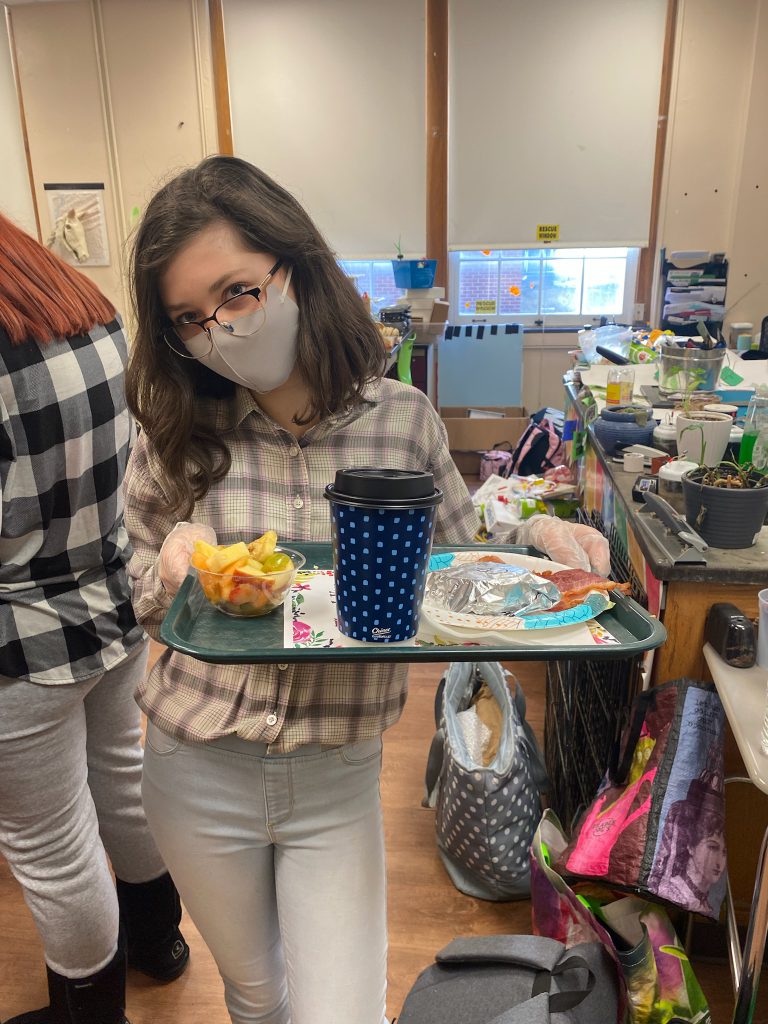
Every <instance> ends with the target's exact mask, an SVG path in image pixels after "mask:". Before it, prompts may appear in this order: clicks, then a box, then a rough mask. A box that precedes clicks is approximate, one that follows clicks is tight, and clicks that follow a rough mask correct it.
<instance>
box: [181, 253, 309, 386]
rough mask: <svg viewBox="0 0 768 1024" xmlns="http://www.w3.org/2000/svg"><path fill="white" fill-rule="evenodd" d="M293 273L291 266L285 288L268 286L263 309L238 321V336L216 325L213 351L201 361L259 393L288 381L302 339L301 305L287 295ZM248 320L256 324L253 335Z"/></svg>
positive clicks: (212, 329) (201, 358)
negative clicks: (300, 333)
mask: <svg viewBox="0 0 768 1024" xmlns="http://www.w3.org/2000/svg"><path fill="white" fill-rule="evenodd" d="M291 274H292V268H289V270H288V273H287V274H286V275H285V284H284V285H283V288H282V291H280V290H278V288H277V285H274V284H270V285H268V286H267V289H266V295H265V300H266V301H265V306H264V310H263V312H262V311H259V312H256V313H252V314H250V316H249V317H244V318H243V319H242V320H239V321H238V324H237V328H238V335H237V336H236V335H234V334H231V333H230V332H229V331H228V330H227V329H226V328H225V327H221V326H220V325H219V324H214V326H213V327H212V328H211V343H212V348H211V351H210V352H209V353H208V355H206V356H202V357H200V362H201V363H203V364H204V365H205V366H207V367H208V369H210V370H213V372H214V373H218V374H219V375H220V376H221V377H226V378H227V380H232V381H234V382H235V384H242V386H243V387H245V388H249V389H250V390H252V391H257V392H259V393H264V392H266V391H274V390H275V388H279V387H280V386H281V385H282V384H285V382H286V381H287V380H288V378H289V377H290V375H291V372H292V370H293V368H294V366H295V365H296V349H297V347H298V342H299V307H298V306H297V305H296V303H295V302H294V301H293V299H291V298H289V296H288V295H287V294H286V293H287V291H288V285H289V284H290V283H291ZM248 320H250V321H252V324H253V333H250V334H249V333H248ZM243 335H245V337H244V336H243Z"/></svg>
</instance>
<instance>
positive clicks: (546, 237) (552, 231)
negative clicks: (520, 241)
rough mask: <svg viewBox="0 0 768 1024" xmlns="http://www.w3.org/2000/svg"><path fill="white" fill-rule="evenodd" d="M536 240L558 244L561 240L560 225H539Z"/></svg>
mask: <svg viewBox="0 0 768 1024" xmlns="http://www.w3.org/2000/svg"><path fill="white" fill-rule="evenodd" d="M536 238H537V239H538V241H539V242H557V241H558V239H559V238H560V225H559V224H537V225H536Z"/></svg>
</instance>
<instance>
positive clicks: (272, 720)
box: [267, 711, 277, 725]
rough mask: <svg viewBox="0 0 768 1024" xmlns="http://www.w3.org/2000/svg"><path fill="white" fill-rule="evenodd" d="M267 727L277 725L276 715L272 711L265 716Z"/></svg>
mask: <svg viewBox="0 0 768 1024" xmlns="http://www.w3.org/2000/svg"><path fill="white" fill-rule="evenodd" d="M267 725H277V715H276V714H275V713H274V711H273V712H272V713H271V714H269V715H267Z"/></svg>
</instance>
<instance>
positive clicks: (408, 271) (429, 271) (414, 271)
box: [392, 238, 437, 288]
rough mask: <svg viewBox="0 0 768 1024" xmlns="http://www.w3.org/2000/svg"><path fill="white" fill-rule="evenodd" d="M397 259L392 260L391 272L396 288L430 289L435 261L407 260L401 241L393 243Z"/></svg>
mask: <svg viewBox="0 0 768 1024" xmlns="http://www.w3.org/2000/svg"><path fill="white" fill-rule="evenodd" d="M395 249H396V251H397V259H395V260H392V272H393V274H394V275H395V284H396V285H397V287H398V288H431V287H432V285H433V284H434V281H435V271H436V270H437V260H427V259H423V260H407V259H406V258H405V255H404V253H403V248H402V245H401V239H400V238H398V240H397V241H396V242H395Z"/></svg>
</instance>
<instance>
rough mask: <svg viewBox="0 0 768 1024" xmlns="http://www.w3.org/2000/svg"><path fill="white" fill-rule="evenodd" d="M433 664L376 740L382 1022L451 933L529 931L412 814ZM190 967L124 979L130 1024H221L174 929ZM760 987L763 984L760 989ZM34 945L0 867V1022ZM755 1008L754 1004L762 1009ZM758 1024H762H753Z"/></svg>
mask: <svg viewBox="0 0 768 1024" xmlns="http://www.w3.org/2000/svg"><path fill="white" fill-rule="evenodd" d="M509 667H510V668H512V669H514V671H515V672H516V674H517V676H518V678H519V679H520V681H521V683H522V684H523V688H524V690H525V692H526V696H527V698H528V717H529V719H530V721H531V723H532V725H533V726H534V728H535V729H536V731H537V732H538V734H539V735H541V730H542V727H543V722H544V675H543V671H544V670H543V666H542V665H541V664H535V663H530V664H519V663H518V664H517V665H515V666H512V665H510V666H509ZM440 674H441V666H419V667H416V668H414V669H412V671H411V686H410V696H409V700H408V703H407V706H406V709H405V713H404V715H403V717H402V719H401V721H400V722H399V723H398V725H397V726H395V727H394V728H393V729H391V730H390V731H389V732H388V733H387V734H386V737H385V743H384V772H383V780H382V793H383V801H384V814H385V824H386V834H387V853H388V872H389V926H390V928H389V936H390V958H389V979H390V980H389V1000H388V1003H389V1015H390V1017H392V1016H395V1015H396V1014H398V1013H399V1010H400V1007H401V1005H402V1001H403V998H404V996H405V993H406V992H407V991H408V989H409V987H410V986H411V984H412V982H413V980H414V978H415V977H416V975H417V974H418V973H419V971H420V970H422V969H423V968H424V967H425V966H427V965H428V964H429V963H430V961H431V960H432V958H433V956H434V953H435V952H436V951H437V950H438V949H440V948H441V947H442V946H443V945H445V944H446V943H447V942H448V941H450V939H452V938H454V937H455V936H456V935H461V934H475V935H479V934H484V933H498V932H530V930H531V929H530V904H529V903H528V902H523V903H506V904H498V903H486V902H483V901H480V900H474V899H470V898H469V897H467V896H463V895H462V894H461V893H459V892H458V891H457V890H456V889H454V887H453V886H452V884H451V883H450V881H449V880H448V877H447V875H446V874H445V871H444V870H443V867H442V865H441V863H440V861H439V859H438V856H437V853H436V850H435V840H434V814H433V812H432V811H429V810H425V809H423V808H422V807H421V797H422V786H423V772H424V764H425V760H426V756H427V751H428V748H429V743H430V740H431V737H432V732H433V718H432V715H433V698H434V692H435V686H436V683H437V681H438V680H439V678H440ZM182 927H183V929H184V934H185V935H186V937H187V939H188V941H189V944H190V946H191V947H192V959H191V964H190V967H189V969H188V970H187V972H186V973H185V974H184V975H183V977H182V978H181V979H179V980H178V981H177V982H175V983H173V984H171V985H166V986H157V985H154V984H150V983H149V981H148V980H147V979H145V978H143V977H142V976H140V975H135V974H131V976H130V978H129V985H128V1013H129V1016H130V1018H131V1021H132V1022H133V1024H176V1022H179V1024H181V1022H183V1024H228V1021H229V1017H228V1015H227V1012H226V1010H225V1009H224V1002H223V998H222V988H221V982H220V981H219V977H218V973H217V971H216V967H215V965H214V963H213V960H212V958H211V956H210V954H209V953H208V951H207V949H206V948H205V946H204V945H203V943H202V941H201V939H200V937H199V935H198V934H197V932H196V930H195V928H194V926H193V925H192V923H191V922H190V921H189V919H188V918H186V917H185V920H184V923H183V925H182ZM696 970H697V974H698V976H699V979H700V981H701V984H702V986H703V988H704V990H705V992H706V994H707V996H708V998H709V1000H710V1005H711V1007H712V1012H713V1022H714V1024H727V1022H728V1021H729V1020H730V1010H731V1005H732V1004H731V994H730V981H729V976H728V970H727V967H726V966H725V965H724V964H714V965H713V964H697V965H696ZM764 987H765V988H768V982H767V983H766V985H765V986H764ZM44 993H45V981H44V970H43V966H42V955H41V949H40V944H39V942H38V939H37V936H36V933H35V931H34V928H33V926H32V922H31V918H30V916H29V913H28V912H27V909H26V907H25V906H24V903H23V900H22V898H21V894H20V891H19V889H18V887H17V886H16V884H15V882H14V880H13V879H12V878H11V876H10V872H9V871H8V868H7V865H6V864H5V863H4V862H3V861H2V860H0V1021H3V1020H5V1019H6V1018H7V1017H9V1016H11V1015H14V1014H16V1013H20V1012H21V1011H23V1010H29V1009H33V1008H37V1007H38V1006H40V1005H43V1004H44V1002H45V998H44ZM763 1002H764V1000H761V1003H763ZM758 1020H759V1021H762V1022H763V1024H764V1022H765V1021H766V1020H768V1017H766V1016H765V1015H760V1016H759V1017H758V1016H756V1017H755V1021H758Z"/></svg>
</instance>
